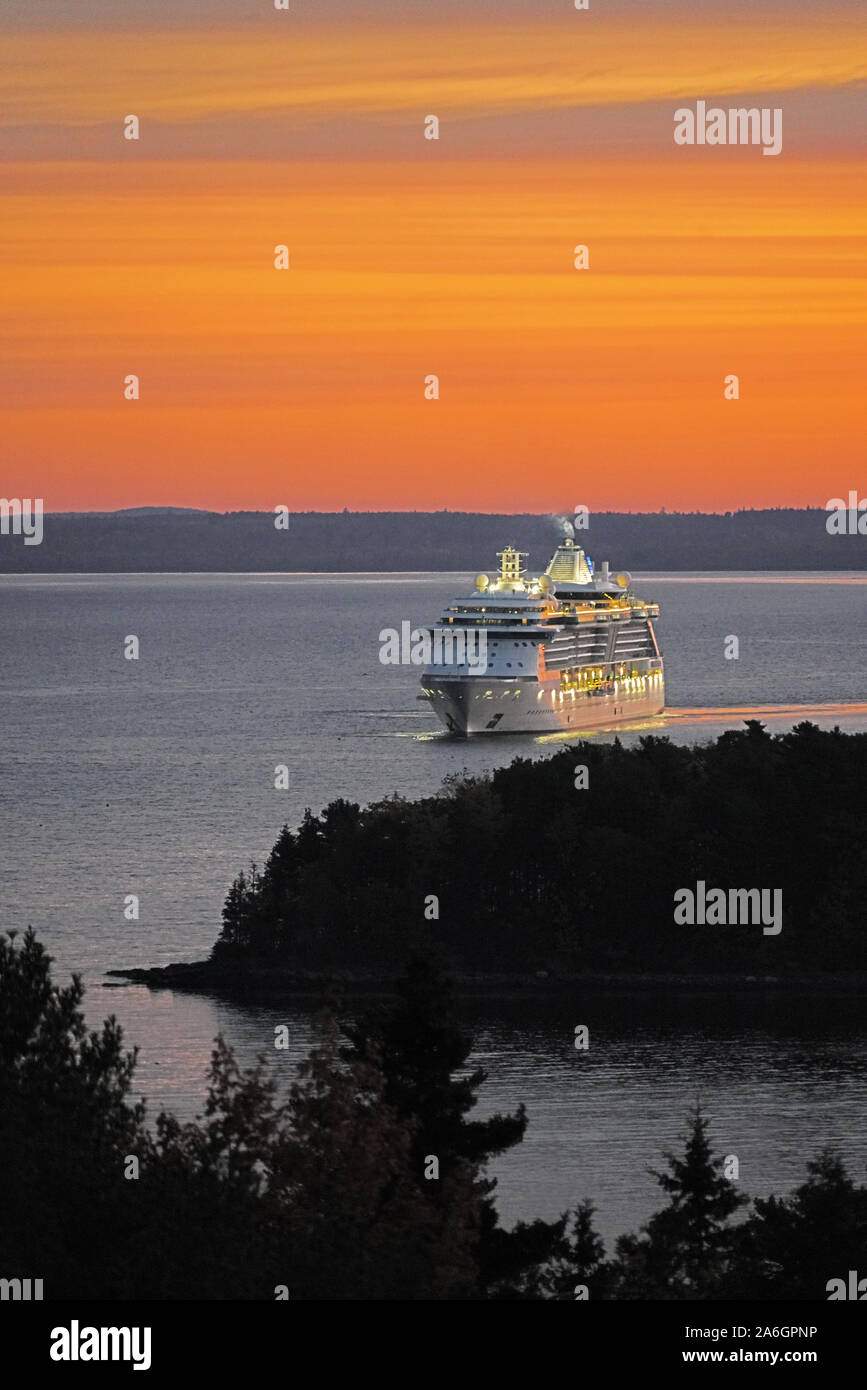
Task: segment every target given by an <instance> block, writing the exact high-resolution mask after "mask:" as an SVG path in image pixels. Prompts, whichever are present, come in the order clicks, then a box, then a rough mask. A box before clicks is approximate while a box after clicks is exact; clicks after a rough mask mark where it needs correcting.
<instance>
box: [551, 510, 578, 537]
mask: <svg viewBox="0 0 867 1390" xmlns="http://www.w3.org/2000/svg"><path fill="white" fill-rule="evenodd" d="M551 520H552V521H553V522H554V524H555V526H557V527H559V529H560V532H561V534H562V535H564V536H566V537H567V539H568V540H570V541H574V539H575V527H574V526H573V525H572V522H571V521H570V520H569V518H568V516H553V515H552V517H551Z"/></svg>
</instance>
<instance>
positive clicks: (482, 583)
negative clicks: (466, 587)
mask: <svg viewBox="0 0 867 1390" xmlns="http://www.w3.org/2000/svg"><path fill="white" fill-rule="evenodd" d="M490 582H491V581H490V579H489V578H488V576H487V575H486V574H477V575H476V588H477V589H479V590H481V592H482V593H484V592H485V589H487V587H488V585H489V584H490Z"/></svg>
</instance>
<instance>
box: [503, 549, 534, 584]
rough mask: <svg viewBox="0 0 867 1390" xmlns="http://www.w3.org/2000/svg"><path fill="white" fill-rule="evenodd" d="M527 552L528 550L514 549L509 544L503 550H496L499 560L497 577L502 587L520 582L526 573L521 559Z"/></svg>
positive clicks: (525, 557) (526, 555) (524, 557)
mask: <svg viewBox="0 0 867 1390" xmlns="http://www.w3.org/2000/svg"><path fill="white" fill-rule="evenodd" d="M529 553H530V552H529V551H528V550H515V549H514V547H513V546H511V545H507V546H506V548H505V550H498V551H497V559H498V560H499V562H500V573H499V576H498V578H499V581H500V583H501V584H502V585H503V587H504V588H506V587H510V586H518V585H520V584H521V581H522V580H523V577H524V575H525V573H526V570H525V569H524V566H523V565H522V564H521V561H522V560H526V559H527V557H528V555H529Z"/></svg>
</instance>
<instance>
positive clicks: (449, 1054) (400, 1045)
mask: <svg viewBox="0 0 867 1390" xmlns="http://www.w3.org/2000/svg"><path fill="white" fill-rule="evenodd" d="M347 1036H348V1038H349V1040H350V1044H351V1046H350V1047H349V1048H348V1049H346V1050H345V1052H344V1055H345V1056H346V1057H347V1058H349V1059H350V1060H353V1061H355V1060H362V1061H369V1060H371V1059H376V1061H377V1062H378V1064H379V1065H380V1066H381V1068H382V1073H383V1076H384V1079H385V1087H384V1091H383V1098H384V1100H385V1102H386V1103H387V1104H388V1105H389V1106H390V1107H391V1109H392V1110H393V1111H394V1113H395V1114H396V1115H397V1117H398V1118H399V1119H402V1120H405V1121H407V1122H408V1123H409V1124H410V1126H411V1128H412V1135H413V1137H412V1142H411V1148H410V1163H411V1169H412V1172H413V1173H414V1175H415V1179H416V1181H417V1182H418V1184H419V1187H420V1189H421V1190H422V1192H423V1193H424V1195H425V1197H426V1199H427V1200H428V1201H429V1202H431V1203H432V1204H434V1205H439V1206H442V1205H443V1203H444V1202H445V1201H446V1200H447V1197H448V1192H449V1188H448V1185H447V1183H444V1182H443V1179H444V1178H446V1179H447V1178H448V1177H449V1176H450V1175H452V1174H454V1173H456V1172H459V1171H462V1170H464V1171H468V1172H469V1173H470V1174H471V1176H472V1183H473V1188H474V1191H475V1192H476V1194H477V1197H478V1202H479V1229H478V1242H477V1248H476V1256H477V1260H478V1296H480V1297H484V1296H486V1295H487V1294H488V1293H491V1292H495V1291H497V1290H507V1291H509V1292H510V1296H514V1294H515V1293H516V1291H518V1290H520V1289H521V1288H523V1287H525V1284H526V1282H527V1281H528V1280H530V1278H531V1275H532V1271H533V1270H535V1269H536V1267H537V1266H538V1265H540V1264H543V1263H544V1262H545V1261H546V1260H547V1258H548V1257H549V1255H550V1253H551V1251H552V1250H553V1248H554V1247H555V1245H556V1242H557V1240H558V1239H561V1238H562V1234H563V1231H562V1223H561V1222H553V1223H547V1222H536V1223H533V1225H532V1227H526V1226H524V1227H521V1228H518V1229H517V1230H516V1231H515V1232H508V1231H504V1230H503V1229H502V1228H501V1227H500V1225H499V1219H498V1216H497V1211H496V1207H495V1205H494V1200H493V1193H494V1190H495V1188H496V1179H494V1178H489V1177H488V1176H487V1174H486V1165H487V1163H488V1161H489V1160H490V1159H491V1158H493V1157H494V1156H495V1155H498V1154H502V1153H505V1152H506V1151H507V1150H508V1149H510V1148H512V1147H513V1146H514V1145H515V1144H518V1143H520V1141H521V1140H522V1138H523V1136H524V1132H525V1130H526V1127H527V1115H526V1111H525V1109H524V1107H523V1105H520V1106H519V1107H518V1109H517V1110H516V1111H515V1112H514V1113H513V1114H511V1115H502V1114H496V1115H492V1116H490V1118H488V1119H486V1120H471V1119H468V1118H467V1117H468V1115H469V1113H470V1111H471V1110H472V1109H473V1108H474V1107H475V1105H476V1103H477V1100H478V1096H477V1092H478V1090H479V1088H480V1086H481V1085H482V1084H483V1082H484V1081H485V1079H486V1075H487V1074H486V1072H485V1071H484V1070H483V1069H482V1068H480V1067H479V1068H476V1069H474V1070H472V1071H469V1072H468V1071H467V1062H468V1059H469V1055H470V1051H471V1046H472V1043H471V1039H470V1038H469V1036H468V1035H467V1034H466V1033H465V1032H464V1031H463V1029H462V1028H461V1027H460V1026H459V1024H458V1022H457V1020H456V1017H455V1001H454V992H453V986H452V984H451V982H450V980H449V979H448V977H447V976H446V974H445V972H444V971H443V970H442V968H441V967H440V966H439V964H438V963H436V962H435V961H434V960H433V959H431V957H429V956H422V955H414V956H413V957H412V958H411V960H410V961H409V964H408V966H407V969H406V973H405V974H404V975H403V977H402V978H401V979H400V981H399V982H398V985H397V998H396V1000H395V1002H394V1004H393V1006H392V1007H391V1008H390V1009H388V1010H386V1011H382V1010H380V1011H379V1012H378V1013H376V1014H373V1015H370V1016H368V1017H367V1018H366V1019H364V1020H363V1021H362V1022H361V1023H360V1024H358V1025H356V1026H354V1027H352V1028H350V1029H348V1030H347ZM431 1157H434V1158H436V1159H437V1161H438V1165H439V1173H440V1180H439V1182H437V1181H431V1180H429V1179H427V1178H426V1177H425V1166H426V1162H427V1160H429V1159H430V1158H431Z"/></svg>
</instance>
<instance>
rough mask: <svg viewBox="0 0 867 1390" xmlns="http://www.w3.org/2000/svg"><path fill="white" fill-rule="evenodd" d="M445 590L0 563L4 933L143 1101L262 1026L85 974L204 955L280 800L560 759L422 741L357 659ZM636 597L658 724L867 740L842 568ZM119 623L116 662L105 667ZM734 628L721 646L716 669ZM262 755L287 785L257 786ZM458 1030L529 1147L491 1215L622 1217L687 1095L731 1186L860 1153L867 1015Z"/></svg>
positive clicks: (0, 906)
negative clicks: (44, 960)
mask: <svg viewBox="0 0 867 1390" xmlns="http://www.w3.org/2000/svg"><path fill="white" fill-rule="evenodd" d="M465 587H466V586H465V584H464V582H463V579H462V578H459V579H456V577H455V576H453V575H445V576H444V575H436V576H423V575H390V576H381V575H362V576H352V577H349V576H343V575H207V576H205V575H183V576H180V575H161V576H153V575H148V576H137V575H124V576H84V575H82V576H74V575H73V576H63V577H54V576H37V577H17V576H16V577H8V578H2V579H0V716H2V723H0V727H2V740H3V750H2V766H0V831H2V844H3V853H2V862H0V926H2V927H3V928H8V927H22V926H24V925H26V924H27V923H28V922H30V923H32V924H33V925H34V927H36V929H37V930H38V932H39V933H40V935H41V936H42V937H43V939H44V940H45V941H46V942H47V943H48V944H49V946H50V948H51V950H52V953H53V954H54V956H55V958H56V960H57V969H58V971H61V972H68V971H70V970H79V971H81V972H82V973H83V974H84V976H85V979H86V981H87V983H88V986H89V997H88V1009H89V1016H90V1018H91V1021H92V1022H94V1023H95V1022H97V1021H98V1019H99V1018H100V1017H102V1016H103V1015H104V1014H105V1013H106V1012H109V1011H114V1012H115V1013H116V1014H117V1015H118V1017H119V1018H120V1020H121V1022H122V1023H123V1025H124V1028H125V1030H126V1034H127V1039H128V1041H129V1042H130V1043H135V1044H137V1045H138V1046H139V1047H140V1049H141V1063H140V1071H139V1078H140V1084H141V1088H142V1090H143V1091H144V1093H145V1094H147V1095H148V1097H149V1098H150V1099H151V1101H152V1103H153V1104H154V1105H156V1106H159V1105H164V1104H165V1105H169V1106H171V1107H172V1108H174V1109H176V1110H177V1111H179V1112H182V1113H185V1114H189V1113H192V1112H193V1111H194V1110H195V1109H196V1108H197V1107H198V1105H199V1104H200V1101H201V1097H202V1089H203V1072H204V1066H205V1064H206V1061H207V1056H208V1051H209V1046H210V1041H211V1039H212V1038H213V1036H214V1034H215V1033H216V1032H217V1031H219V1030H223V1031H224V1032H225V1033H226V1035H227V1037H228V1038H229V1040H230V1041H231V1042H232V1043H234V1044H235V1045H236V1046H237V1047H238V1050H239V1052H240V1053H241V1054H242V1055H243V1056H244V1057H245V1058H248V1057H249V1058H251V1057H252V1055H253V1054H254V1053H255V1052H256V1051H257V1050H258V1049H259V1048H262V1047H265V1046H268V1045H269V1043H270V1041H271V1039H273V1025H274V1022H275V1021H281V1022H283V1021H286V1020H285V1019H284V1018H283V1017H282V1016H278V1015H276V1014H274V1013H273V1012H269V1011H266V1010H259V1011H255V1012H250V1011H247V1010H244V1009H241V1008H239V1007H237V1006H234V1005H227V1004H221V1003H215V1002H214V1001H212V1000H203V999H195V998H191V997H189V996H182V995H171V994H166V993H155V994H150V993H149V992H148V991H147V990H145V989H141V988H122V989H105V988H103V987H102V986H103V979H104V977H103V971H105V970H106V969H108V968H111V967H113V966H125V965H151V964H163V963H166V962H168V961H172V960H184V959H187V960H194V959H200V958H201V957H203V956H204V955H206V954H207V952H208V950H209V948H210V946H211V944H212V942H213V940H214V937H215V934H216V931H217V928H218V924H219V914H220V908H221V906H222V901H223V898H224V895H225V892H226V888H227V886H228V884H229V882H230V881H231V879H232V878H233V876H234V875H235V873H236V872H237V870H238V869H239V868H240V867H241V866H242V865H243V864H244V863H245V862H246V861H248V860H250V859H255V860H257V861H259V862H261V861H262V859H263V857H264V856H265V855H266V854H267V852H268V850H269V849H270V847H271V844H272V843H273V841H274V838H275V836H276V834H277V831H278V830H279V828H280V826H281V825H282V823H283V822H284V821H289V822H290V823H294V822H296V821H297V820H298V818H299V817H300V815H301V814H302V813H303V810H304V807H305V806H311V807H313V808H314V809H316V810H318V809H320V808H321V807H322V806H323V805H324V804H325V803H326V802H327V801H329V800H330V799H332V798H333V797H335V796H347V797H351V798H352V799H353V800H358V801H362V802H365V801H369V800H371V799H375V798H378V797H381V796H384V795H388V794H389V793H391V792H392V791H398V792H401V793H403V794H405V795H408V796H416V795H420V794H430V793H432V792H434V791H436V789H437V788H438V787H439V786H440V784H441V782H442V779H443V777H444V776H445V775H446V774H448V773H450V772H454V771H460V770H461V769H463V768H468V769H470V770H481V769H482V768H486V767H490V766H492V765H495V764H496V763H499V762H503V761H508V760H510V759H511V758H512V757H515V756H517V755H519V754H520V755H522V756H548V755H550V753H552V752H554V751H556V749H557V748H558V747H560V746H562V743H561V740H560V739H542V740H534V739H532V738H530V737H527V738H523V737H515V738H512V739H508V740H496V739H495V740H491V741H477V742H472V741H471V742H470V743H464V744H461V743H456V742H452V741H451V740H448V739H445V738H443V737H441V736H440V735H439V734H438V732H437V726H436V724H435V723H434V722H433V720H432V718H431V716H430V715H429V714H428V711H427V708H426V706H425V705H424V704H421V703H419V702H417V701H416V698H415V696H416V691H417V681H418V673H417V671H416V670H414V669H413V668H400V667H385V666H382V665H381V664H380V662H379V660H378V651H379V644H378V634H379V631H380V629H381V628H383V627H392V626H394V627H398V626H399V625H400V622H401V621H402V620H403V619H409V620H410V621H411V622H412V623H413V624H416V623H420V622H423V621H425V620H426V619H428V618H432V617H435V616H436V615H437V614H438V612H439V609H440V608H441V606H442V605H443V604H444V603H445V602H446V601H447V600H448V599H450V598H452V597H454V595H455V593H457V592H462V591H463V590H464V588H465ZM637 588H638V591H639V592H640V593H644V594H646V595H656V596H658V597H659V599H660V601H661V603H662V609H663V621H662V622H661V624H660V628H659V631H660V635H661V638H662V642H663V649H664V654H665V658H666V690H667V699H668V703H669V706H671V707H672V709H673V713H672V714H671V716H669V717H667V718H666V719H664V720H660V721H655V722H654V725H653V728H654V729H657V730H659V731H665V732H668V733H669V734H670V736H671V737H673V738H675V739H677V740H678V741H692V740H695V739H697V738H707V737H712V736H714V735H715V733H716V732H718V731H719V730H720V729H722V728H725V727H731V726H733V725H737V724H738V723H739V722H740V720H741V719H743V718H747V717H750V714H751V713H752V712H753V711H754V710H755V708H756V707H764V706H769V705H779V706H801V707H815V706H817V705H827V706H834V707H835V708H833V709H830V710H828V711H826V712H825V713H817V712H815V710H814V709H809V710H808V709H802V710H801V711H800V712H797V711H795V712H792V713H789V714H787V715H785V716H780V717H774V716H769V715H768V714H766V713H763V714H762V716H761V717H762V718H763V719H765V720H766V722H768V723H769V724H771V725H772V726H773V727H780V728H785V727H788V726H790V725H791V724H792V723H793V722H796V721H797V720H798V719H799V718H802V717H805V716H806V714H807V713H808V712H809V717H811V718H814V719H815V720H816V722H818V723H820V724H823V725H825V726H830V725H832V724H835V723H839V724H840V725H841V727H843V728H846V729H856V728H857V729H864V728H867V703H864V702H865V701H867V575H857V576H855V575H846V576H818V577H812V578H811V579H810V581H809V582H805V580H804V577H803V576H797V577H796V576H788V577H786V576H779V577H768V576H761V577H759V576H732V575H727V576H717V577H711V576H702V577H701V578H699V579H691V578H689V579H687V578H685V577H684V576H680V575H679V576H677V577H673V576H672V577H665V576H654V577H652V578H651V577H648V578H647V579H646V580H645V581H643V582H641V583H639V584H638V585H637ZM129 633H135V634H136V635H137V636H138V637H139V638H140V641H141V659H140V660H139V661H138V662H129V661H125V660H124V659H123V656H122V645H123V639H124V637H125V636H126V635H127V634H129ZM730 634H733V635H736V636H738V638H739V640H740V658H739V660H737V661H727V660H725V658H724V656H723V645H724V639H725V637H727V636H728V635H730ZM726 710H731V711H734V712H733V713H723V712H721V711H726ZM648 727H649V726H648ZM646 731H647V729H646V728H645V729H644V730H639V731H636V732H635V733H634V734H633V735H626V736H625V737H630V736H631V737H638V735H639V733H640V732H646ZM597 737H607V735H602V734H600V735H597ZM278 763H285V764H287V765H288V767H289V770H290V787H289V789H288V790H287V791H282V792H278V791H276V790H275V789H274V785H273V770H274V767H275V765H276V764H278ZM127 893H137V894H138V895H139V896H140V899H141V920H140V921H139V922H137V923H129V922H126V921H125V920H124V918H123V914H122V907H123V897H124V895H125V894H127ZM289 1021H290V1022H291V1023H292V1036H293V1042H294V1050H293V1052H292V1053H291V1054H281V1061H280V1063H279V1064H278V1063H276V1062H275V1063H274V1065H281V1066H284V1067H286V1068H287V1070H288V1069H290V1068H291V1065H292V1064H293V1062H294V1060H296V1059H297V1057H298V1056H300V1055H302V1054H303V1053H304V1051H305V1050H306V1048H307V1047H308V1046H309V1043H310V1039H311V1028H310V1021H309V1019H308V1018H307V1016H306V1015H305V1014H304V1013H303V1012H300V1013H299V1014H298V1015H297V1016H293V1017H292V1019H291V1020H289ZM472 1022H473V1026H474V1030H475V1033H476V1039H477V1055H478V1057H479V1058H480V1059H482V1061H483V1062H484V1064H485V1065H486V1066H487V1068H488V1070H489V1072H490V1080H489V1082H488V1085H487V1087H486V1097H485V1099H486V1108H509V1107H512V1106H514V1105H515V1104H516V1103H517V1102H518V1101H519V1100H524V1101H525V1102H526V1103H527V1106H528V1109H529V1112H530V1130H529V1133H528V1137H527V1139H526V1140H525V1142H524V1144H523V1145H522V1146H521V1147H520V1148H519V1149H518V1150H516V1151H515V1152H514V1153H513V1154H512V1155H510V1156H509V1157H508V1158H506V1159H505V1160H503V1161H502V1163H501V1164H500V1165H499V1167H498V1169H497V1171H498V1174H499V1176H500V1180H501V1205H502V1209H503V1211H504V1213H505V1214H506V1216H507V1217H513V1216H516V1215H523V1216H532V1215H536V1214H538V1215H548V1214H551V1213H553V1212H555V1211H557V1210H559V1209H561V1208H562V1207H563V1206H565V1205H567V1204H568V1203H569V1202H570V1201H573V1200H575V1199H577V1198H579V1197H581V1196H584V1195H588V1196H592V1197H594V1198H595V1200H596V1201H597V1203H598V1205H599V1208H600V1226H601V1227H602V1229H603V1231H604V1232H605V1233H606V1234H607V1235H609V1236H611V1235H613V1234H616V1233H617V1232H618V1231H621V1230H624V1229H627V1228H629V1227H632V1226H634V1225H635V1224H636V1223H637V1222H638V1221H640V1220H641V1219H643V1218H644V1217H645V1216H646V1215H647V1214H648V1213H649V1211H650V1210H651V1209H652V1206H653V1203H654V1198H655V1190H654V1185H653V1182H652V1180H651V1179H650V1178H648V1176H647V1174H646V1172H645V1167H646V1165H647V1164H648V1163H653V1164H656V1163H657V1162H658V1156H659V1150H660V1149H661V1148H663V1147H666V1146H668V1145H670V1144H671V1143H673V1142H676V1139H677V1135H678V1133H679V1132H680V1129H681V1119H682V1115H683V1111H684V1110H685V1108H686V1106H687V1105H689V1104H690V1103H691V1102H692V1101H693V1100H694V1099H695V1098H696V1097H698V1096H700V1097H701V1098H702V1099H703V1100H704V1101H705V1102H706V1104H707V1105H708V1108H709V1109H710V1110H711V1112H712V1113H713V1116H714V1135H715V1138H716V1140H717V1142H718V1144H719V1146H720V1147H721V1148H722V1149H723V1150H724V1151H725V1152H727V1153H737V1154H738V1156H739V1158H740V1161H741V1172H742V1175H743V1178H744V1185H745V1186H746V1187H747V1188H748V1190H750V1191H751V1192H756V1193H760V1192H762V1191H767V1190H770V1189H771V1188H772V1187H776V1188H783V1187H785V1186H788V1185H790V1184H791V1182H792V1181H794V1180H796V1179H797V1178H798V1177H800V1176H801V1174H802V1172H803V1165H804V1161H805V1159H806V1158H807V1157H809V1156H810V1154H811V1153H812V1152H813V1151H814V1150H815V1149H816V1148H817V1147H818V1146H819V1145H820V1144H822V1143H825V1142H830V1141H833V1142H837V1143H838V1144H839V1145H840V1146H841V1147H842V1148H843V1150H844V1151H845V1152H846V1153H847V1154H848V1155H849V1156H850V1158H851V1160H852V1162H853V1166H857V1168H858V1171H859V1172H860V1171H861V1169H862V1168H863V1157H862V1155H863V1149H864V1140H865V1137H867V1136H865V1126H864V1121H863V1118H862V1117H863V1115H864V1112H865V1101H867V1027H865V1025H864V1023H863V1021H862V1020H860V1019H859V1016H858V1013H857V1011H856V1010H855V1009H854V1008H853V1009H842V1010H841V1009H839V1008H836V1009H835V1010H834V1011H833V1014H832V1016H830V1017H829V1016H828V1015H826V1013H825V1012H824V1011H823V1010H822V1009H821V1008H819V1007H818V1006H815V1007H806V1006H803V1007H799V1008H797V1009H795V1008H794V1007H793V1006H791V1005H789V1006H787V1007H786V1009H785V1012H784V1016H782V1017H781V1014H780V1008H779V1006H776V1007H772V1006H771V1005H770V1004H769V1005H767V1006H764V1007H763V1006H762V1005H761V1004H758V1003H757V1004H756V1006H755V1009H754V1011H753V1012H752V1013H751V1014H750V1015H749V1016H748V1017H744V1016H743V1015H741V1014H739V1015H738V1017H737V1019H735V1018H733V1017H731V1016H729V1014H728V1013H727V1011H726V1009H725V1007H723V1006H720V1005H717V1004H714V1005H713V1007H708V1006H707V1005H704V1004H703V1005H700V1006H694V1007H691V1008H690V1007H686V1006H682V1005H677V1006H674V1005H670V1006H668V1007H665V1006H663V1005H662V1004H661V1003H658V1004H656V1005H654V1006H653V1007H652V1008H650V1007H648V1006H647V1005H646V1004H642V1005H641V1006H640V1007H639V1006H638V1005H637V1004H633V1005H629V1004H628V1003H625V1002H624V1001H623V1000H599V999H596V1000H592V999H581V998H576V1000H575V1001H574V1002H573V1001H568V1002H567V1003H566V1004H565V1005H563V1006H561V1005H559V1004H558V1005H557V1006H551V1007H547V1008H545V1009H539V1008H536V1009H527V1008H526V1007H524V1008H522V1009H520V1010H515V1009H509V1008H507V1007H505V1006H504V1007H501V1008H498V1009H496V1010H494V1011H492V1012H488V1013H484V1014H478V1013H477V1014H476V1015H475V1017H474V1018H473V1020H472ZM577 1022H586V1023H588V1024H590V1026H591V1036H592V1039H593V1046H592V1048H591V1051H590V1053H588V1054H579V1053H576V1052H575V1051H574V1048H573V1047H572V1044H571V1038H572V1032H573V1028H574V1024H575V1023H577ZM272 1055H274V1054H273V1052H272Z"/></svg>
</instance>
